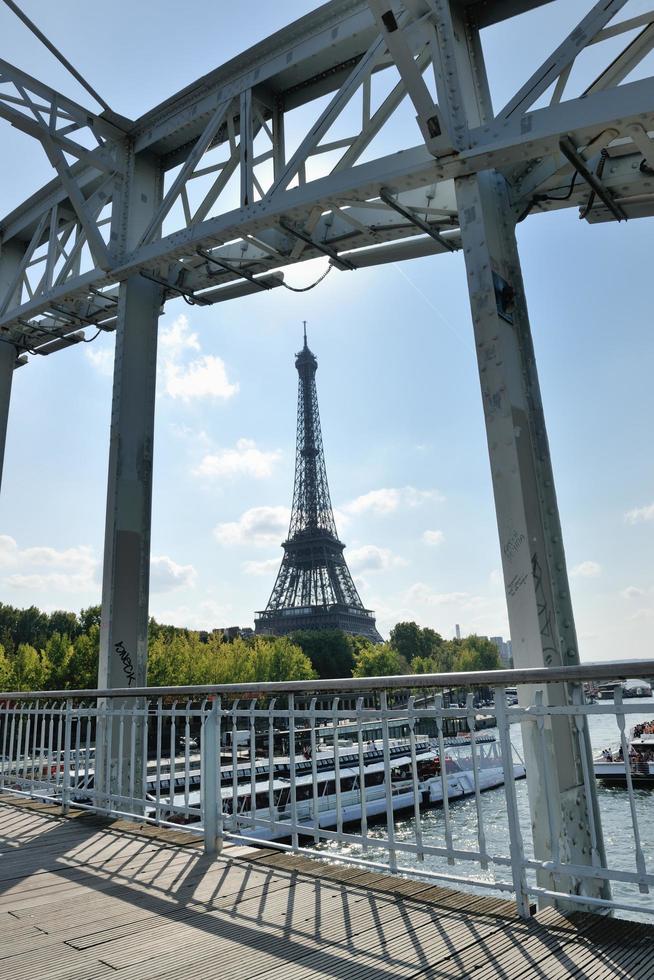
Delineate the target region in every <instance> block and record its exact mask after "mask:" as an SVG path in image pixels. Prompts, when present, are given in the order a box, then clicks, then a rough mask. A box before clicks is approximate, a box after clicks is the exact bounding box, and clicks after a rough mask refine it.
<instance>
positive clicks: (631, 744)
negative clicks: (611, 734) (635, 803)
mask: <svg viewBox="0 0 654 980" xmlns="http://www.w3.org/2000/svg"><path fill="white" fill-rule="evenodd" d="M627 754H628V766H629V772H630V773H631V782H632V785H633V786H634V788H637V789H647V788H651V787H654V721H646V722H643V723H641V724H640V725H635V726H634V728H632V729H631V732H630V733H629V738H628V740H627ZM593 764H594V767H595V776H596V777H597V779H599V780H600V781H601V782H602V783H604V784H605V785H607V786H626V785H627V767H626V766H625V760H624V753H623V751H622V747H621V746H620V747H618V748H617V749H614V748H608V749H604V751H603V752H602V753H601V755H599V756H598V757H597V758H596V759H595V760H594V763H593Z"/></svg>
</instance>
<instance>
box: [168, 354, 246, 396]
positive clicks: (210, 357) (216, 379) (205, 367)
mask: <svg viewBox="0 0 654 980" xmlns="http://www.w3.org/2000/svg"><path fill="white" fill-rule="evenodd" d="M163 382H164V391H165V393H166V394H167V395H170V397H171V398H180V399H181V400H182V401H185V402H188V401H191V400H192V399H193V398H223V399H225V400H227V399H228V398H231V397H232V396H233V395H235V394H236V393H237V391H238V389H239V386H238V383H237V382H235V383H234V384H232V383H231V382H230V380H229V379H228V377H227V369H226V367H225V362H224V361H223V360H221V358H220V357H216V356H215V355H214V354H205V355H204V356H203V357H199V358H197V359H196V360H195V361H191V362H190V364H187V365H185V366H183V365H181V364H177V363H175V362H174V361H172V360H170V361H164V365H163Z"/></svg>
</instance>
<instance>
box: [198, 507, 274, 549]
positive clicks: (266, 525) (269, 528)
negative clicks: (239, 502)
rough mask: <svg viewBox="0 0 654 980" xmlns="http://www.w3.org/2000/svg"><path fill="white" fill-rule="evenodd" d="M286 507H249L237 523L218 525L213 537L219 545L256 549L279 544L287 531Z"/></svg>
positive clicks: (230, 522)
mask: <svg viewBox="0 0 654 980" xmlns="http://www.w3.org/2000/svg"><path fill="white" fill-rule="evenodd" d="M290 517H291V512H290V510H289V509H288V507H251V508H250V510H246V511H245V512H244V513H243V514H241V516H240V517H239V519H238V520H237V521H229V522H227V523H225V524H218V525H217V526H216V527H215V528H214V529H213V533H214V537H215V538H216V540H217V541H218V542H219V543H220V544H225V545H243V544H254V545H256V546H257V547H261V546H264V545H271V544H281V542H282V540H283V539H284V538H285V537H286V533H287V531H288V522H289V520H290Z"/></svg>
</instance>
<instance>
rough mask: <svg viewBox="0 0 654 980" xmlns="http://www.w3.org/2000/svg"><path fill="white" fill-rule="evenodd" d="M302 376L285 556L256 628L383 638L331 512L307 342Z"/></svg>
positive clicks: (300, 360)
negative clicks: (334, 631) (364, 600)
mask: <svg viewBox="0 0 654 980" xmlns="http://www.w3.org/2000/svg"><path fill="white" fill-rule="evenodd" d="M295 367H296V368H297V372H298V375H299V384H298V406H297V446H296V454H295V484H294V488H293V508H292V512H291V523H290V527H289V531H288V539H287V540H286V541H284V542H283V544H282V547H283V549H284V557H283V558H282V564H281V566H280V569H279V572H278V574H277V580H276V582H275V585H274V587H273V590H272V594H271V596H270V599H269V600H268V605H267V606H266V608H265V610H264V611H263V612H259V613H257V617H256V619H255V632H256V633H257V634H259V635H262V634H263V635H266V634H267V635H269V636H282V635H283V634H285V633H292V632H294V631H295V630H325V629H340V630H343V631H344V632H346V633H351V634H354V635H356V636H365V637H367V638H368V639H369V640H371V641H372V642H373V643H380V642H381V640H382V638H381V636H380V635H379V633H378V632H377V628H376V626H375V616H374V613H372V612H371V611H370V610H369V609H365V608H364V606H363V603H362V602H361V599H360V597H359V593H358V592H357V589H356V586H355V584H354V582H353V581H352V576H351V575H350V570H349V568H348V567H347V564H346V563H345V557H344V555H343V549H344V548H345V545H344V544H343V542H342V541H339V539H338V535H337V533H336V523H335V521H334V514H333V511H332V504H331V499H330V496H329V487H328V485H327V471H326V469H325V456H324V453H323V448H322V435H321V432H320V415H319V414H318V394H317V392H316V370H317V368H318V362H317V360H316V358H315V357H314V355H313V354H312V352H311V351H310V350H309V347H308V346H307V330H306V323H305V325H304V347H303V348H302V350H301V351H300V353H299V354H297V355H296V357H295Z"/></svg>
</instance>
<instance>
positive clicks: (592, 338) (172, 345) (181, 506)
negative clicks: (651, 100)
mask: <svg viewBox="0 0 654 980" xmlns="http://www.w3.org/2000/svg"><path fill="white" fill-rule="evenodd" d="M316 6H317V4H315V3H310V2H304V3H301V2H289V0H286V2H285V3H284V4H283V5H272V4H264V3H260V2H254V0H249V2H247V0H245V2H241V3H240V4H239V5H238V13H236V9H237V8H236V6H234V7H233V8H232V9H231V10H230V8H228V7H226V6H225V5H218V4H214V5H209V4H206V3H204V2H202V3H200V2H190V3H188V4H187V5H185V10H186V16H185V20H184V25H185V27H184V30H181V29H180V26H179V25H180V19H179V5H178V4H173V3H170V2H168V0H159V2H157V3H154V2H152V0H147V2H146V0H142V2H141V3H139V4H129V5H128V4H127V3H126V2H125V0H115V2H114V3H113V4H112V5H111V16H108V15H107V13H106V10H107V8H106V7H104V6H102V5H99V4H98V5H93V4H91V5H89V4H82V3H81V2H72V0H66V2H61V3H59V4H57V5H56V9H55V5H47V6H46V5H44V4H37V3H35V2H26V3H25V4H24V7H25V9H26V11H27V12H28V13H29V14H30V15H31V16H33V17H34V18H35V19H36V20H37V21H38V23H39V25H40V26H41V27H42V28H43V29H44V30H45V31H46V32H47V33H48V34H49V36H50V37H51V38H52V39H53V40H54V41H55V43H57V44H58V45H59V46H60V47H61V48H62V49H63V50H64V52H65V53H66V54H67V55H68V56H69V57H70V58H71V59H72V60H73V62H74V63H75V64H76V66H77V67H78V68H80V70H81V71H82V72H83V73H84V74H85V75H86V76H87V77H88V78H89V79H90V81H91V82H92V84H93V85H94V86H95V87H96V88H97V89H98V91H100V92H101V94H102V95H103V96H104V98H105V99H107V101H109V102H110V103H111V104H112V106H113V107H114V108H115V109H116V110H117V111H119V112H122V113H124V114H125V115H128V116H132V117H135V116H137V115H139V114H140V113H142V112H143V111H145V110H146V109H147V108H149V107H150V106H151V105H152V104H155V103H157V102H159V101H161V100H162V99H163V98H165V97H166V96H167V95H169V94H172V92H174V91H175V90H176V89H178V88H180V87H181V86H183V85H185V84H187V83H188V82H190V81H192V80H193V79H194V78H195V77H198V76H199V75H201V74H203V73H205V72H207V71H210V70H211V69H212V68H213V67H215V66H216V65H218V64H220V63H221V62H223V61H224V60H226V59H227V58H229V57H231V56H232V55H234V54H237V53H238V52H239V51H241V50H243V49H244V48H245V47H247V46H249V45H250V44H252V43H254V42H256V41H257V40H259V39H260V38H262V37H263V36H265V35H266V34H267V33H269V32H270V31H272V30H276V29H278V28H280V27H282V26H284V24H285V23H288V22H290V21H291V20H292V19H294V18H295V17H297V16H300V15H302V14H303V13H306V12H307V11H309V10H311V9H314V8H315V7H316ZM589 6H590V4H589V3H588V2H582V0H565V2H562V0H556V2H554V3H552V4H550V5H549V6H546V7H544V8H541V9H540V10H538V11H535V12H533V13H532V14H529V15H527V16H525V17H523V18H520V19H519V20H518V21H516V23H515V24H513V25H509V26H507V25H504V26H502V27H498V28H495V29H493V30H492V31H489V32H487V36H486V37H485V44H486V52H487V58H488V62H489V69H490V76H491V81H492V87H493V95H494V100H495V105H496V107H498V108H499V107H500V106H501V105H503V104H504V102H506V101H507V100H508V98H509V97H510V96H511V94H512V93H513V91H515V89H516V88H517V87H519V85H520V84H521V82H522V81H524V80H525V79H526V78H527V77H528V76H529V74H530V73H531V71H532V70H533V69H534V68H535V67H536V65H537V63H539V62H540V61H541V60H542V59H543V58H544V57H545V56H546V55H547V54H548V53H549V51H550V50H551V49H553V48H554V47H555V46H556V45H557V44H558V43H559V41H560V40H561V39H562V38H563V36H564V34H565V33H566V31H567V30H569V29H570V27H572V26H573V24H574V23H575V22H576V21H577V20H579V19H580V17H581V16H582V15H583V13H584V12H585V11H586V10H587V9H588V7H589ZM647 6H648V5H647V4H646V3H637V2H636V3H634V2H632V3H631V4H630V5H629V6H628V8H627V9H626V10H625V16H629V15H630V14H632V13H638V12H640V11H642V10H645V9H647ZM120 14H123V15H124V16H125V18H127V22H128V25H129V28H128V29H125V28H124V27H123V26H121V23H120ZM0 34H1V35H2V37H3V40H4V44H3V56H4V57H7V58H8V59H9V60H11V61H13V62H14V63H16V64H17V65H18V66H20V67H22V68H23V69H25V70H27V71H28V72H30V73H32V74H34V75H36V76H37V77H39V78H41V79H42V80H44V81H46V82H49V83H50V84H52V85H55V86H57V87H59V88H61V89H62V90H63V91H65V92H66V93H68V94H70V95H71V96H73V97H75V98H78V99H79V100H80V101H82V102H84V103H89V102H90V100H89V98H88V97H87V96H86V95H85V94H84V93H83V92H80V91H79V89H78V87H77V86H76V84H75V83H74V81H72V80H71V79H69V78H68V77H67V76H66V75H65V73H64V72H63V70H61V69H60V68H59V66H58V65H57V64H56V62H54V61H53V59H52V58H51V57H50V56H49V55H48V54H47V53H44V52H43V51H42V50H41V49H40V48H39V46H38V45H37V43H36V42H35V41H34V40H33V39H32V38H31V37H30V35H29V34H28V33H27V31H26V30H25V28H24V27H22V25H20V24H19V23H18V22H17V21H16V19H15V18H13V19H12V16H11V15H10V13H9V12H8V11H7V10H4V9H3V10H0ZM507 50H510V51H511V59H508V58H506V51H507ZM650 71H651V68H650ZM299 124H300V123H299V122H298V126H299ZM0 125H1V126H2V138H3V141H4V142H3V149H4V152H3V154H2V156H1V158H0V212H1V213H3V214H4V213H6V212H7V211H9V210H10V209H11V208H13V207H14V206H15V205H16V204H17V203H19V202H20V200H22V198H23V197H24V196H26V195H27V194H28V193H30V192H31V191H33V190H35V189H36V188H37V187H38V186H39V185H40V184H41V183H42V182H44V181H45V180H46V179H48V177H49V176H50V171H49V168H48V165H47V162H45V158H44V156H43V154H42V151H41V150H40V148H39V147H38V145H36V144H33V143H32V142H31V141H30V140H29V138H28V137H26V136H23V135H22V134H19V133H16V132H15V131H13V130H11V129H10V128H9V126H8V125H7V124H6V123H1V124H0ZM397 125H398V127H399V128H398V138H399V133H400V131H401V133H402V134H404V133H406V134H408V135H409V138H410V139H411V141H412V142H413V143H417V142H418V140H419V134H418V130H417V127H416V128H415V132H413V131H412V130H411V128H410V127H411V125H412V124H411V122H410V120H409V117H408V116H407V118H406V119H405V120H399V121H398V123H397ZM413 125H415V124H413ZM298 132H299V130H298ZM395 135H396V134H395V133H394V132H393V131H391V132H390V133H389V134H387V135H386V137H385V139H387V140H390V141H391V142H392V140H393V139H394V138H395ZM519 242H520V248H521V255H522V261H523V271H524V276H525V280H526V286H527V295H528V299H529V306H530V312H531V318H532V329H533V332H534V341H535V345H536V351H537V355H538V362H539V369H540V377H541V385H542V390H543V399H544V403H545V411H546V418H547V422H548V428H549V437H550V443H551V449H552V456H553V461H554V467H555V475H556V478H557V488H558V494H559V505H560V510H561V518H562V523H563V531H564V541H565V545H566V550H567V556H568V564H569V569H570V570H571V586H572V589H573V598H574V603H575V611H576V617H577V628H578V633H579V641H580V648H581V653H582V657H583V658H584V659H586V660H593V659H608V658H620V657H628V656H636V657H637V656H647V655H650V656H651V655H652V652H653V651H652V644H651V635H652V628H653V626H654V571H653V570H652V544H653V538H654V463H653V460H652V435H651V419H652V416H653V411H652V410H653V408H654V405H653V401H654V399H653V396H652V385H651V364H652V354H653V353H654V350H653V348H654V341H653V339H652V307H651V298H650V296H651V293H650V292H649V289H648V284H649V277H651V253H652V248H651V242H652V226H651V223H649V222H647V221H643V220H641V221H633V222H629V223H628V224H627V225H624V224H623V225H621V226H617V225H598V226H594V227H591V226H588V225H587V224H586V223H583V222H580V221H579V220H578V217H577V214H576V212H574V211H569V212H562V213H560V214H552V215H542V216H541V215H539V216H533V217H530V218H529V220H527V221H525V222H524V223H523V224H522V225H521V226H520V228H519ZM323 269H324V262H323V261H322V260H317V261H315V262H312V263H308V264H306V265H304V266H297V267H295V268H293V269H290V270H289V271H288V272H287V281H288V282H289V283H291V284H293V285H305V284H307V283H309V282H311V281H312V280H313V279H314V278H315V277H316V276H317V275H318V274H319V273H320V272H321V271H322V270H323ZM303 319H306V320H307V321H308V323H309V339H310V345H311V347H312V349H313V350H314V352H315V353H316V355H317V357H318V362H319V369H318V375H317V382H318V393H319V399H320V409H321V417H322V426H323V438H324V444H325V449H326V454H327V471H328V476H329V481H330V487H331V493H332V500H333V503H334V506H335V508H336V511H337V525H338V529H339V532H340V535H341V537H342V539H343V540H344V541H345V542H346V544H347V550H346V557H347V558H348V561H349V563H350V566H351V569H352V572H353V574H354V575H355V578H356V580H357V583H358V585H359V587H360V591H361V595H362V598H363V601H364V603H365V604H366V605H367V606H368V607H370V608H372V609H374V610H376V612H377V616H378V625H379V626H380V628H381V631H382V632H383V633H385V634H387V632H388V630H389V628H390V627H391V626H392V625H393V624H394V623H395V622H396V621H398V620H399V619H405V618H411V619H416V620H417V621H418V622H420V623H421V624H423V625H429V626H433V627H434V628H436V629H438V630H439V631H440V632H442V633H443V634H444V635H446V636H451V635H452V634H453V631H454V624H455V623H457V622H458V623H460V624H461V628H462V630H463V631H464V632H468V631H477V632H482V633H487V634H495V633H501V634H504V635H505V636H506V635H507V632H508V625H507V617H506V606H505V602H504V597H503V588H502V584H501V575H500V571H499V569H500V560H499V548H498V543H497V532H496V525H495V516H494V508H493V501H492V493H491V483H490V475H489V467H488V457H487V450H486V442H485V433H484V423H483V414H482V410H481V398H480V393H479V384H478V377H477V371H476V364H475V357H474V348H473V343H472V327H471V321H470V312H469V307H468V299H467V293H466V287H465V277H464V268H463V258H462V256H461V255H447V256H440V257H438V258H425V259H419V260H414V261H412V262H409V263H403V264H400V265H397V266H384V267H381V268H378V269H370V270H361V271H358V272H354V273H351V272H339V271H336V270H334V271H332V273H331V274H330V275H329V276H328V277H327V279H326V280H325V281H324V282H323V283H322V284H321V285H320V286H319V287H318V288H316V289H315V290H313V291H312V292H309V293H305V294H294V293H290V292H288V291H286V290H282V289H277V290H274V291H272V292H271V293H269V294H268V293H266V294H263V295H258V296H255V297H248V298H245V299H243V300H239V301H234V302H232V303H229V304H224V305H220V306H217V307H214V308H208V309H200V308H197V307H196V308H190V307H187V306H186V305H184V304H183V303H181V302H170V303H168V304H167V306H166V311H165V314H164V316H163V317H162V319H161V321H160V355H159V374H158V378H159V380H158V395H157V421H156V435H155V472H154V505H153V532H152V553H153V574H152V586H153V591H152V597H151V610H152V613H153V614H154V615H155V616H156V617H157V618H160V619H162V620H165V621H167V622H172V623H175V624H177V625H180V626H182V625H188V626H192V627H213V626H224V625H231V624H240V625H251V624H252V619H253V612H254V610H256V609H261V608H263V607H264V605H265V603H266V601H267V598H268V595H269V593H270V589H271V587H272V584H273V580H274V576H275V573H276V569H277V565H278V563H279V560H280V558H281V548H280V542H281V540H282V538H283V537H284V533H285V530H286V526H287V522H288V508H289V506H290V502H291V493H292V482H293V464H294V437H295V410H296V380H297V376H296V372H295V368H294V363H293V361H294V353H295V351H296V350H297V349H298V348H299V346H300V345H301V330H302V328H301V321H302V320H303ZM82 346H83V349H81V347H82ZM112 357H113V337H111V336H104V335H103V336H101V337H100V338H99V339H98V341H97V342H96V343H95V344H93V345H91V346H87V345H80V347H77V348H73V349H71V350H69V351H66V352H64V353H62V354H57V355H55V356H52V357H48V358H31V359H30V364H29V366H28V367H27V368H23V369H21V370H20V371H18V372H17V373H16V375H15V378H14V391H13V395H12V406H11V414H10V420H9V433H8V440H7V450H6V456H5V469H4V479H3V487H2V497H1V498H0V536H1V537H0V598H1V599H2V600H3V601H6V602H11V603H13V604H15V605H18V606H27V605H30V604H31V603H35V604H37V605H39V606H41V607H42V608H45V609H54V608H68V609H79V608H81V607H82V606H85V605H89V604H90V603H93V602H97V601H98V600H99V595H100V559H101V554H102V535H103V530H104V507H105V487H106V469H107V452H108V431H109V412H110V401H111V367H112Z"/></svg>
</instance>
